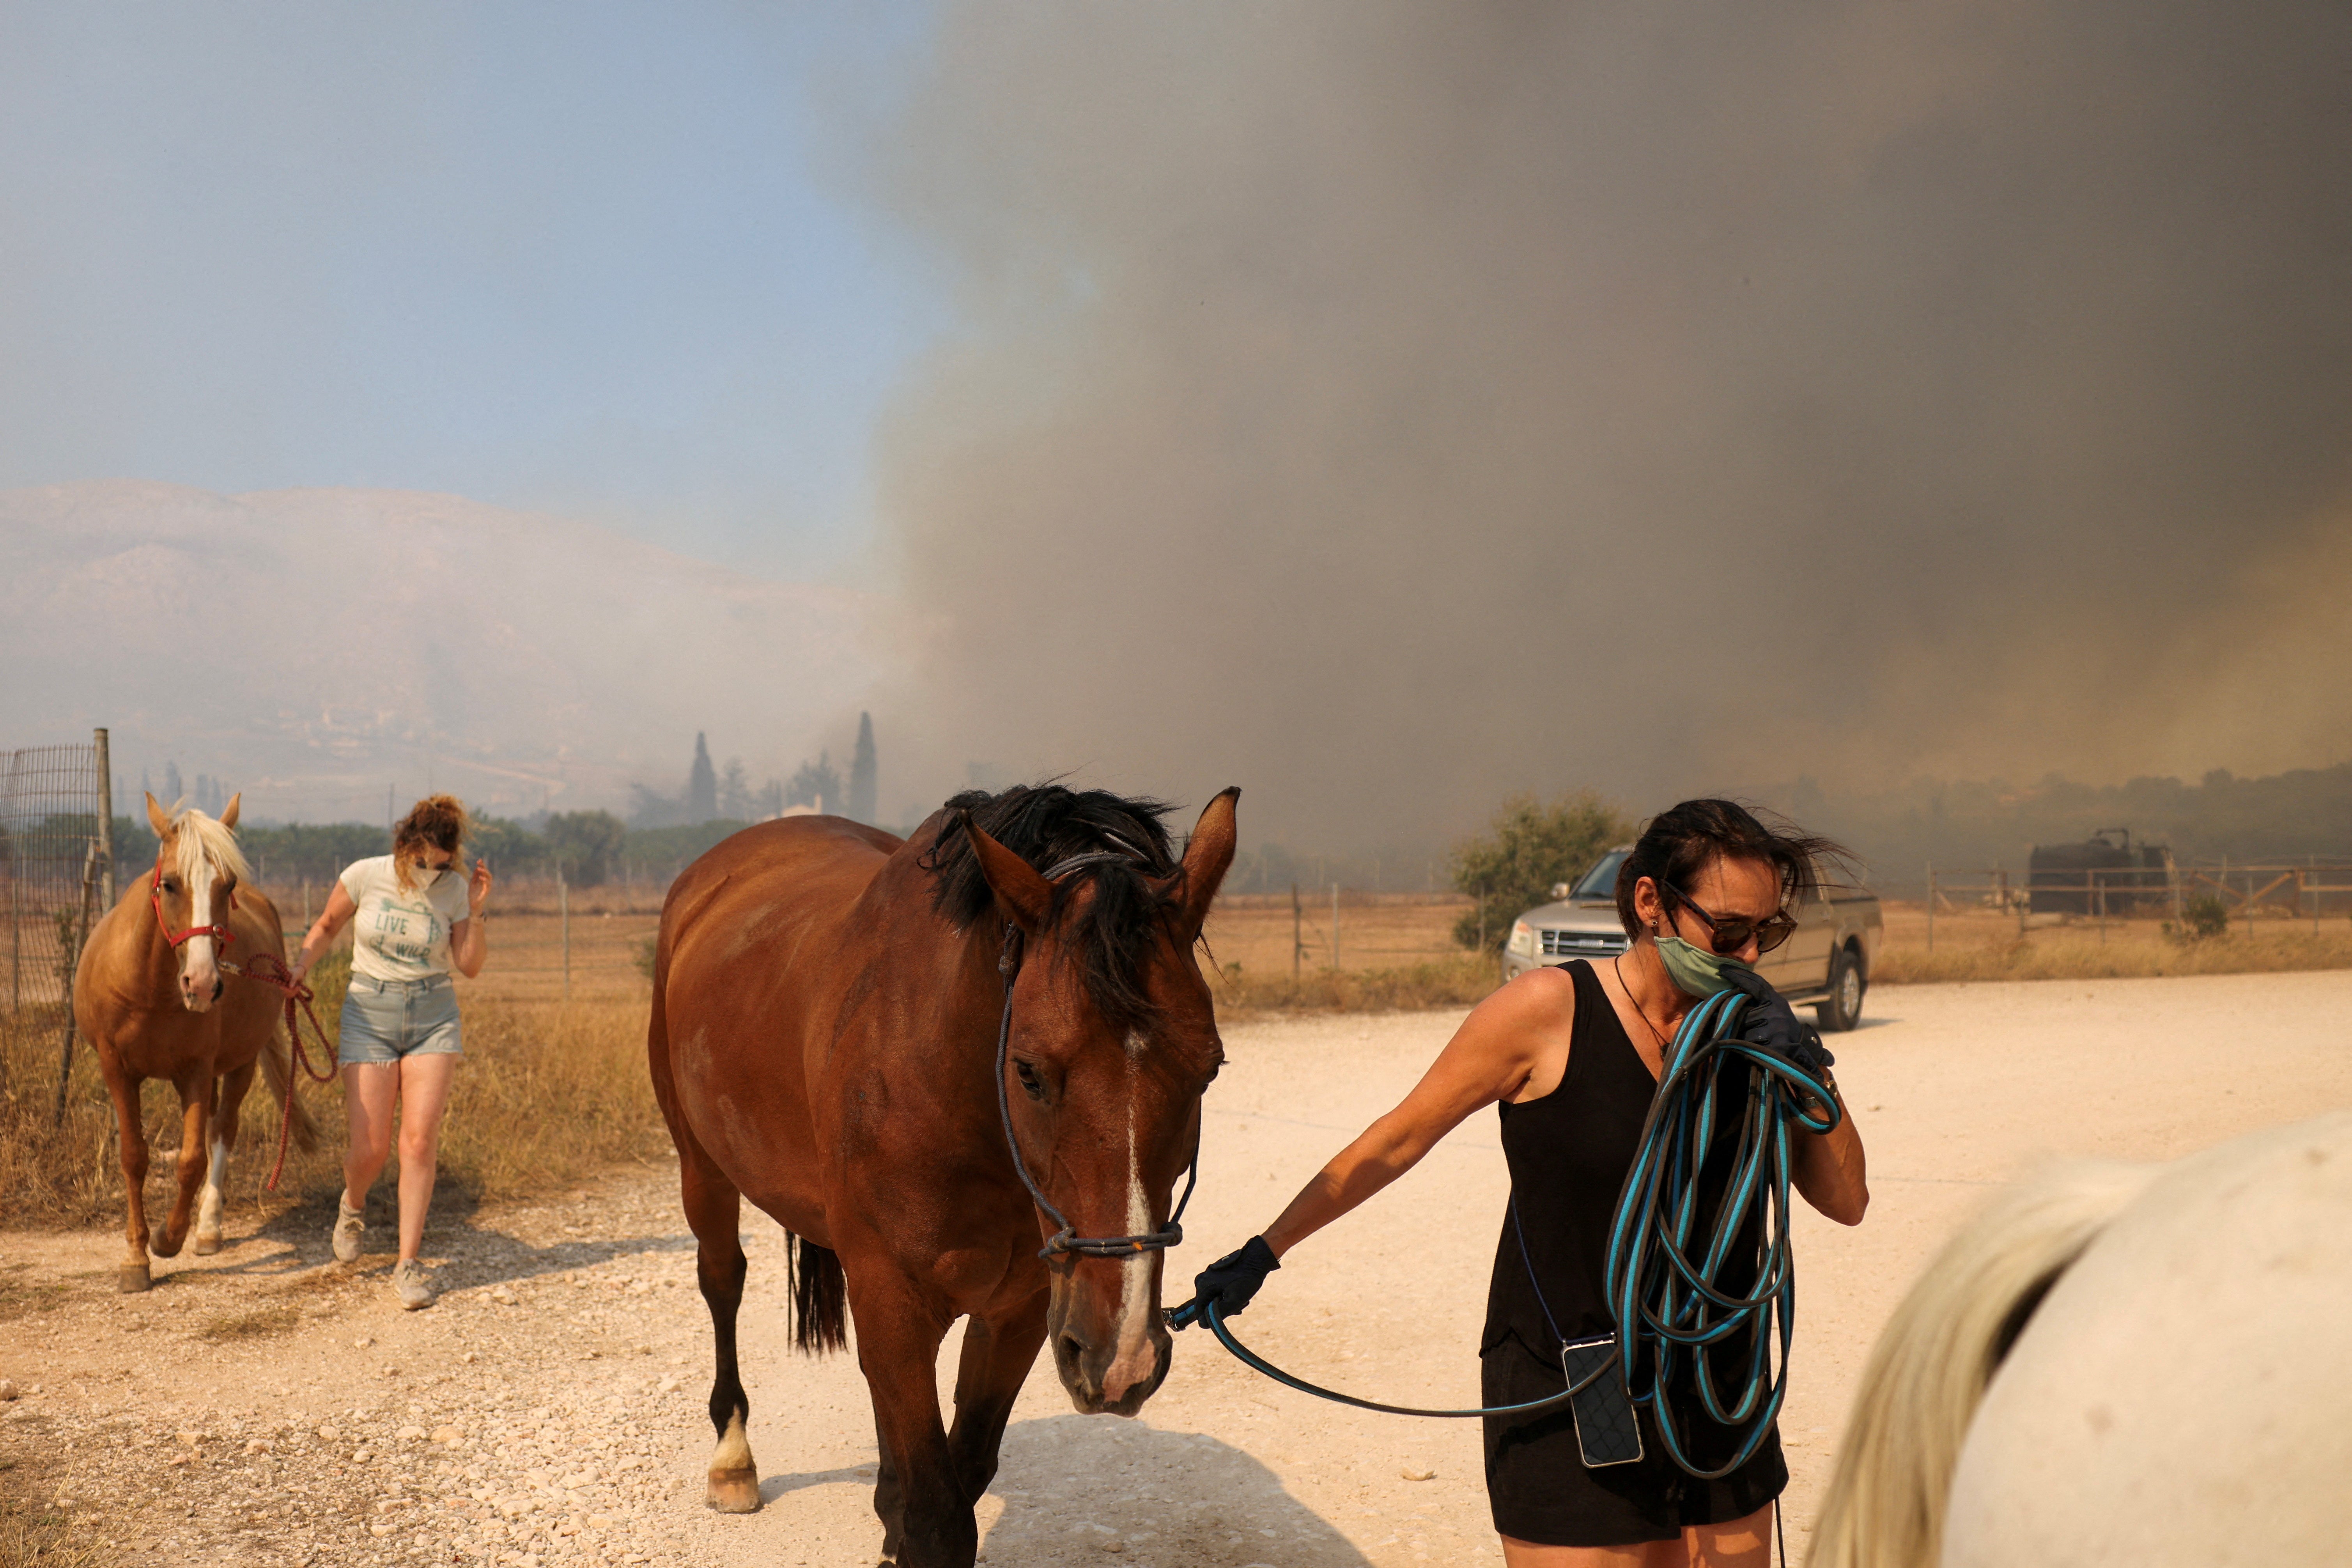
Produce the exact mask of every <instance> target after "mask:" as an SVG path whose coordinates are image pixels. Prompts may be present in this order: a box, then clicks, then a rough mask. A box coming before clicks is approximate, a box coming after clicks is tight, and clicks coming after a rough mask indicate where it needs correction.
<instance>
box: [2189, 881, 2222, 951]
mask: <svg viewBox="0 0 2352 1568" xmlns="http://www.w3.org/2000/svg"><path fill="white" fill-rule="evenodd" d="M2180 934H2181V935H2182V936H2183V937H2184V938H2186V939H2187V940H2189V941H2190V942H2210V941H2211V940H2212V939H2213V938H2215V937H2217V936H2227V935H2229V934H2230V906H2229V904H2228V902H2227V901H2226V900H2223V899H2222V898H2221V895H2220V894H2219V893H2200V894H2198V895H2197V896H2196V897H2195V898H2193V899H2189V900H2184V901H2183V902H2182V904H2181V906H2180Z"/></svg>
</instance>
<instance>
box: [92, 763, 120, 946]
mask: <svg viewBox="0 0 2352 1568" xmlns="http://www.w3.org/2000/svg"><path fill="white" fill-rule="evenodd" d="M90 735H91V740H92V743H93V745H94V747H95V749H96V750H97V752H98V867H99V879H100V880H99V897H100V905H99V907H100V908H101V909H109V910H110V909H112V908H113V907H114V754H113V752H112V749H111V748H110V746H109V745H108V743H107V739H106V731H104V730H103V729H99V730H93V731H90Z"/></svg>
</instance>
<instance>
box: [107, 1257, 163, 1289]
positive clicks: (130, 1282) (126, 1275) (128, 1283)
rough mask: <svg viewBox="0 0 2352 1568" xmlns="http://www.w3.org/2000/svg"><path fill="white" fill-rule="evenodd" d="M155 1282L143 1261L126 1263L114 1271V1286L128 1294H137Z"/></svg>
mask: <svg viewBox="0 0 2352 1568" xmlns="http://www.w3.org/2000/svg"><path fill="white" fill-rule="evenodd" d="M154 1282H155V1281H154V1280H153V1279H150V1278H149V1277H148V1273H147V1266H146V1265H145V1264H143V1263H126V1264H124V1265H123V1266H122V1267H121V1268H118V1269H116V1270H115V1271H114V1288H115V1289H117V1290H120V1291H121V1292H122V1294H124V1295H126V1296H136V1295H137V1294H139V1292H140V1291H142V1290H144V1289H147V1288H148V1287H149V1286H150V1285H152V1284H153V1283H154Z"/></svg>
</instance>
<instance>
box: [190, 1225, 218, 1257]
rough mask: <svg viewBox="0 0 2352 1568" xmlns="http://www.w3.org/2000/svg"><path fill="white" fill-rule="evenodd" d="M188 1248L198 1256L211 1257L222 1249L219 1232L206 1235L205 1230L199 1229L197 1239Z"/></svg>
mask: <svg viewBox="0 0 2352 1568" xmlns="http://www.w3.org/2000/svg"><path fill="white" fill-rule="evenodd" d="M188 1250H189V1251H191V1252H193V1253H194V1254H195V1255H196V1256H197V1257H198V1258H210V1257H211V1256H212V1255H213V1254H214V1253H215V1252H218V1251H219V1250H220V1236H219V1234H218V1233H217V1232H215V1234H214V1235H211V1236H206V1235H205V1234H204V1232H202V1231H198V1232H197V1233H196V1239H195V1241H194V1243H193V1244H192V1245H191V1246H190V1247H189V1248H188Z"/></svg>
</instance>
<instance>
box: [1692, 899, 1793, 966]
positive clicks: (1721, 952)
mask: <svg viewBox="0 0 2352 1568" xmlns="http://www.w3.org/2000/svg"><path fill="white" fill-rule="evenodd" d="M1659 886H1660V887H1662V888H1664V889H1665V890H1666V891H1667V892H1669V893H1672V894H1673V895H1674V896H1675V898H1676V899H1679V900H1681V901H1682V904H1683V907H1684V908H1685V909H1687V910H1690V912H1691V913H1693V914H1695V915H1696V916H1697V917H1698V918H1699V919H1700V920H1702V921H1705V922H1706V940H1707V945H1708V946H1709V947H1712V948H1713V949H1715V952H1716V955H1717V957H1726V956H1728V955H1729V954H1731V953H1735V952H1738V951H1739V950H1740V949H1741V948H1743V947H1746V946H1747V945H1748V941H1749V939H1750V938H1753V939H1754V940H1755V942H1756V951H1757V952H1759V954H1760V953H1767V952H1771V951H1772V950H1773V949H1774V948H1776V947H1778V946H1780V944H1781V943H1782V942H1786V941H1788V940H1789V939H1790V937H1792V936H1794V935H1796V933H1797V922H1796V921H1793V920H1790V918H1789V914H1788V911H1787V910H1779V911H1776V912H1774V913H1772V914H1769V915H1767V916H1765V917H1764V918H1763V919H1762V920H1760V921H1755V920H1749V919H1748V917H1747V916H1746V915H1720V916H1718V915H1711V914H1708V913H1707V912H1706V910H1703V909H1701V908H1700V907H1699V904H1698V900H1696V899H1694V898H1692V897H1691V896H1690V895H1689V894H1688V893H1685V892H1684V891H1683V890H1682V889H1680V888H1677V887H1675V885H1674V884H1673V883H1671V882H1661V883H1660V884H1659Z"/></svg>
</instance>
